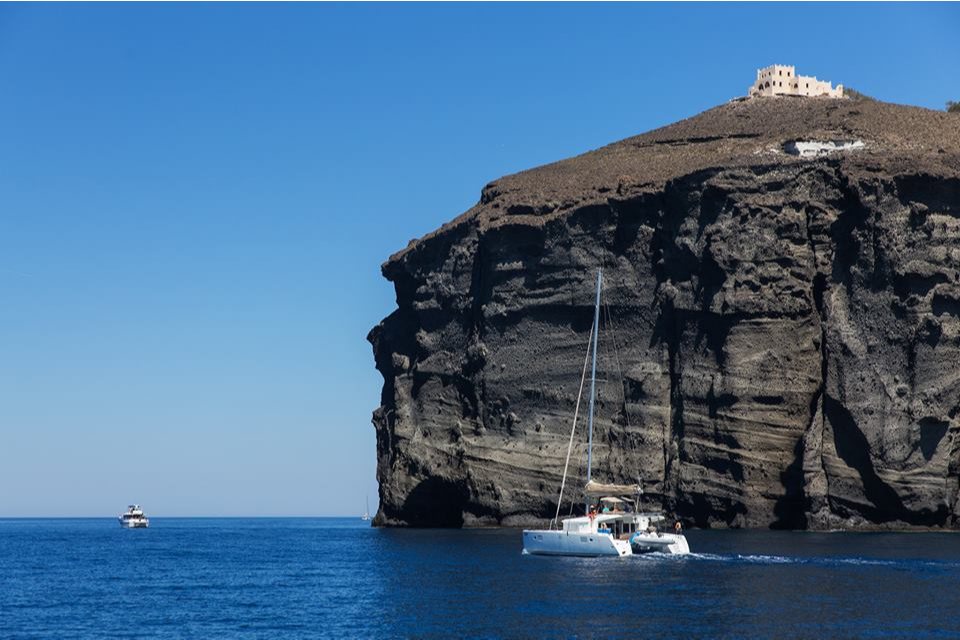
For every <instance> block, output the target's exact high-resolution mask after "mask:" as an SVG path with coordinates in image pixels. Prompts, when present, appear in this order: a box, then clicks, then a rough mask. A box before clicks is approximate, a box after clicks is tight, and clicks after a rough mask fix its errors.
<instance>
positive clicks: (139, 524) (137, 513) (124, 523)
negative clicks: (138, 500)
mask: <svg viewBox="0 0 960 640" xmlns="http://www.w3.org/2000/svg"><path fill="white" fill-rule="evenodd" d="M117 519H118V520H120V526H121V527H123V528H124V529H146V528H147V527H149V526H150V519H149V518H148V517H147V516H145V515H143V509H141V508H140V505H138V504H131V505H129V506H128V507H127V511H126V513H122V514H120V517H119V518H117Z"/></svg>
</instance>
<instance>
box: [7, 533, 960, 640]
mask: <svg viewBox="0 0 960 640" xmlns="http://www.w3.org/2000/svg"><path fill="white" fill-rule="evenodd" d="M687 537H688V539H689V541H690V545H691V548H692V549H693V550H694V552H695V553H694V554H693V555H691V556H688V557H667V556H661V557H654V556H635V557H632V558H609V559H574V558H542V557H534V556H524V555H521V553H520V551H521V542H520V532H519V531H515V530H474V531H448V530H382V529H372V528H370V527H369V526H366V523H363V522H361V521H360V520H359V519H334V518H317V519H307V518H304V519H297V518H291V519H256V518H254V519H189V518H187V519H176V518H153V519H152V521H151V527H150V528H149V529H143V530H122V529H120V527H119V526H118V525H117V523H116V521H115V520H111V519H78V520H60V519H51V520H0V637H2V638H110V639H111V640H113V639H116V638H315V637H334V638H394V637H397V638H403V637H410V638H450V637H485V638H499V637H506V638H558V637H559V638H562V637H579V638H607V639H610V640H613V639H617V638H651V637H653V636H661V637H669V638H682V639H688V638H740V637H768V638H854V637H857V638H870V637H903V638H918V637H943V638H947V637H950V638H957V637H960V535H957V534H940V533H923V534H921V533H913V534H898V533H869V534H866V533H860V534H853V533H789V532H773V531H689V532H687ZM664 634H666V636H664Z"/></svg>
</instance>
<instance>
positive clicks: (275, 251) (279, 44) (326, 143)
mask: <svg viewBox="0 0 960 640" xmlns="http://www.w3.org/2000/svg"><path fill="white" fill-rule="evenodd" d="M775 62H777V63H785V64H795V65H797V69H798V71H799V72H800V73H803V74H808V75H817V76H819V77H820V78H824V79H828V80H831V81H833V82H835V83H836V82H842V83H844V84H846V85H847V86H853V87H856V88H857V89H858V90H860V91H862V92H864V93H867V94H870V95H873V96H876V97H878V98H881V99H884V100H888V101H892V102H901V103H909V104H915V105H921V106H925V107H930V108H935V109H942V108H943V105H944V102H945V101H946V100H960V82H958V80H957V79H958V74H957V69H958V68H960V7H957V6H951V5H909V6H907V5H863V4H857V5H823V4H806V5H794V6H769V5H757V4H750V5H736V6H723V5H716V4H710V5H693V4H688V5H680V6H663V5H621V4H616V5H582V4H563V5H551V4H535V5H505V4H497V5H458V6H452V5H436V4H431V5H349V6H345V5H264V4H244V5H227V4H212V5H182V4H167V5H120V4H103V5H76V4H69V5H10V4H4V5H0V195H2V201H0V516H30V515H64V516H67V515H114V514H116V513H118V512H119V511H121V510H122V509H123V507H124V506H125V505H126V504H127V503H128V502H130V501H138V502H140V503H142V504H143V505H144V506H145V507H146V508H147V510H148V513H149V514H153V515H161V516H162V515H345V514H357V513H360V512H361V511H362V509H363V503H364V497H365V495H369V496H370V501H371V508H373V506H374V504H375V502H376V492H377V484H376V478H375V440H374V431H373V427H372V426H371V425H370V414H371V412H372V410H373V409H374V408H375V407H376V406H377V404H378V400H379V393H380V385H381V378H380V375H379V374H378V373H377V372H376V370H375V369H374V366H373V358H372V355H371V351H370V347H369V345H368V344H367V342H366V341H365V336H366V334H367V331H368V330H369V329H370V328H371V327H372V326H373V325H374V324H376V323H377V322H378V321H379V320H380V318H382V317H383V316H385V315H387V314H388V313H390V311H391V310H392V309H393V307H394V295H393V290H392V288H391V287H390V286H389V283H387V282H386V281H384V280H383V279H382V278H381V277H380V271H379V269H380V264H381V263H382V262H383V261H384V260H385V259H386V258H387V257H388V256H389V255H390V254H391V253H392V252H394V251H396V250H398V249H400V248H402V247H404V246H405V245H406V244H407V241H408V240H410V239H411V238H414V237H418V236H420V235H423V234H424V233H427V232H429V231H431V230H432V229H434V228H435V227H437V226H438V225H440V224H442V223H443V222H445V221H447V220H449V219H451V218H453V217H454V216H455V215H457V214H459V213H460V212H462V211H463V210H465V209H467V208H468V207H470V206H471V205H472V204H474V203H475V202H476V201H477V199H478V198H479V194H480V189H481V187H482V186H483V185H484V184H485V183H487V182H488V181H490V180H492V179H495V178H497V177H499V176H501V175H504V174H507V173H512V172H515V171H518V170H521V169H524V168H528V167H531V166H535V165H538V164H543V163H546V162H549V161H552V160H557V159H561V158H564V157H567V156H570V155H573V154H577V153H581V152H584V151H587V150H589V149H592V148H596V147H598V146H602V145H604V144H607V143H609V142H613V141H615V140H618V139H621V138H624V137H627V136H630V135H634V134H637V133H641V132H643V131H646V130H649V129H651V128H654V127H657V126H661V125H664V124H668V123H670V122H672V121H675V120H678V119H680V118H683V117H687V116H690V115H693V114H695V113H697V112H699V111H702V110H703V109H706V108H708V107H711V106H714V105H716V104H719V103H721V102H724V101H726V100H727V99H729V98H731V97H734V96H737V95H743V94H744V93H745V92H746V88H747V86H748V85H749V84H750V83H751V82H752V81H753V79H754V75H755V70H756V68H757V67H760V66H766V65H768V64H772V63H775Z"/></svg>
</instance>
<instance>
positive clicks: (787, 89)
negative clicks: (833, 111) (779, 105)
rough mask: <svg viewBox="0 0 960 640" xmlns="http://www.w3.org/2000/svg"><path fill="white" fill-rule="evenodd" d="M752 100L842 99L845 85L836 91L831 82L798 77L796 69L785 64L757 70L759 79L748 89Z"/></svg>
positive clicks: (813, 77)
mask: <svg viewBox="0 0 960 640" xmlns="http://www.w3.org/2000/svg"><path fill="white" fill-rule="evenodd" d="M747 95H748V96H749V97H751V98H756V97H759V96H826V97H828V98H842V97H843V85H842V84H838V85H837V88H836V89H834V88H833V86H832V85H831V84H830V82H828V81H826V80H817V78H816V76H798V75H797V72H796V69H794V68H793V67H792V66H788V65H784V64H775V65H771V66H769V67H765V68H763V69H757V79H756V81H755V82H754V83H753V85H752V86H751V87H750V89H748V91H747Z"/></svg>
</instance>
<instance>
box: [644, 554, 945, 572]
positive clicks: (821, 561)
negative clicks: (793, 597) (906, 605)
mask: <svg viewBox="0 0 960 640" xmlns="http://www.w3.org/2000/svg"><path fill="white" fill-rule="evenodd" d="M635 557H636V558H639V559H642V560H648V561H650V560H652V561H661V562H663V561H671V562H725V563H731V564H758V565H779V564H783V565H813V566H827V567H843V566H867V567H891V568H898V567H912V568H916V567H918V566H919V567H930V568H941V569H956V568H960V562H958V561H955V560H930V559H926V558H856V557H830V556H814V557H802V556H779V555H764V554H739V553H737V554H732V553H731V554H725V553H688V554H683V555H673V554H669V553H646V554H642V555H637V556H635Z"/></svg>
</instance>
